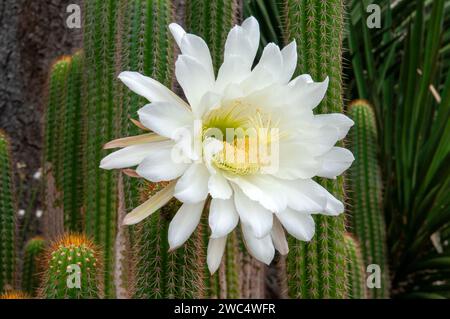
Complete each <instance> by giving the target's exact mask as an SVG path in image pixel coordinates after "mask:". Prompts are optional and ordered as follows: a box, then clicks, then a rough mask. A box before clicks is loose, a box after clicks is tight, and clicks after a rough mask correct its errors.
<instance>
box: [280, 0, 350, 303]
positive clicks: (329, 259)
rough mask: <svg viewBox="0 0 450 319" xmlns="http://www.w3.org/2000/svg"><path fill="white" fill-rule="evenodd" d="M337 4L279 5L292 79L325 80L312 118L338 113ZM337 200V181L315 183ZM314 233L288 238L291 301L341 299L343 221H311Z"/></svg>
mask: <svg viewBox="0 0 450 319" xmlns="http://www.w3.org/2000/svg"><path fill="white" fill-rule="evenodd" d="M343 15H344V4H343V1H342V0H327V1H321V0H287V1H286V2H285V6H284V17H285V26H284V31H285V36H284V38H285V39H286V41H292V40H294V39H295V40H296V41H297V53H298V59H299V64H298V67H297V72H296V74H297V75H298V74H303V73H308V74H310V75H311V76H312V78H313V79H314V80H315V81H322V80H324V79H325V77H326V76H329V78H330V84H329V87H328V91H327V94H326V96H325V98H324V100H323V101H322V103H321V104H320V105H319V106H318V108H317V111H318V113H332V112H339V113H341V112H342V109H343V102H342V64H341V57H342V36H343ZM321 184H322V185H323V186H324V187H326V188H327V189H328V190H329V191H330V192H331V193H332V194H333V195H335V196H336V197H337V198H338V199H340V200H343V199H344V189H343V179H342V177H338V178H337V180H321ZM314 219H315V222H316V234H315V236H314V239H313V240H312V241H311V242H309V243H304V242H298V241H297V240H295V239H293V238H290V240H289V241H290V243H289V246H290V253H289V255H288V258H287V272H288V283H289V287H288V288H289V289H288V290H289V296H290V297H291V298H345V297H346V266H345V242H344V233H345V221H344V216H339V217H328V216H321V215H318V216H315V218H314Z"/></svg>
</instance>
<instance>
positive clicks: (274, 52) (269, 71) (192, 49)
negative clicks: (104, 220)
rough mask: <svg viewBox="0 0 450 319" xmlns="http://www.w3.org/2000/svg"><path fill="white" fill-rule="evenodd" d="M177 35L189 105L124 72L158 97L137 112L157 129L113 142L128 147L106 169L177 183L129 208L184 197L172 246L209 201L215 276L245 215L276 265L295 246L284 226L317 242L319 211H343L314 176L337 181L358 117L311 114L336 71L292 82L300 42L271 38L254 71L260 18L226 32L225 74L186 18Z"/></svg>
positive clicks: (130, 219)
mask: <svg viewBox="0 0 450 319" xmlns="http://www.w3.org/2000/svg"><path fill="white" fill-rule="evenodd" d="M170 30H171V32H172V35H173V36H174V38H175V41H176V42H177V44H178V46H179V47H180V49H181V54H180V55H179V56H178V59H177V61H176V64H175V74H176V78H177V80H178V82H179V84H180V85H181V87H182V89H183V91H184V94H185V96H186V99H187V102H185V101H184V100H182V99H181V98H180V97H178V96H177V95H175V94H174V93H173V92H171V91H170V90H169V89H168V88H166V87H165V86H163V85H162V84H160V83H159V82H157V81H155V80H154V79H151V78H148V77H145V76H143V75H141V74H139V73H136V72H129V71H127V72H122V73H121V74H120V75H119V79H120V80H122V82H123V83H124V84H125V85H126V86H128V88H129V89H130V90H132V91H134V92H135V93H137V94H139V95H141V96H143V97H145V98H147V99H148V100H149V101H150V102H151V103H150V104H148V105H145V106H144V107H142V108H141V109H140V110H139V111H138V115H139V122H137V123H138V125H139V126H140V127H142V128H146V129H148V130H149V131H152V133H148V132H147V133H146V134H143V135H139V136H133V137H127V138H122V139H118V140H114V141H112V142H109V143H107V144H106V145H105V147H106V148H114V147H121V148H122V149H121V150H119V151H116V152H114V153H112V154H110V155H108V156H106V157H105V158H104V159H103V160H102V161H101V163H100V167H101V168H104V169H123V168H129V167H134V166H137V169H136V171H135V172H134V173H135V175H138V176H140V177H142V178H145V179H147V180H149V181H151V182H168V183H167V186H166V187H165V188H164V189H162V190H161V191H160V192H158V193H157V194H155V195H154V196H152V197H151V198H150V199H148V200H147V201H146V202H145V203H143V204H142V205H141V206H139V207H137V208H136V209H134V210H133V211H132V212H131V213H129V214H128V215H127V216H126V218H125V220H124V223H125V224H128V225H131V224H135V223H138V222H139V221H141V220H142V219H144V218H146V217H148V216H149V215H151V214H152V213H154V212H155V211H157V210H158V209H159V208H161V207H162V206H163V205H165V204H166V203H167V202H168V201H169V200H170V199H171V198H172V197H176V198H177V199H178V200H180V201H181V202H182V203H183V205H182V206H181V208H180V209H179V211H178V212H177V214H176V215H175V217H174V218H173V220H172V221H171V223H170V226H169V235H168V240H169V245H170V248H171V249H175V248H177V247H179V246H181V245H183V243H184V242H185V241H186V240H187V239H188V238H189V236H190V235H191V234H192V233H193V232H194V230H195V228H196V227H197V224H198V223H199V221H200V217H201V215H202V212H203V210H204V206H205V202H206V200H207V198H208V196H210V197H211V198H212V200H211V205H210V209H209V225H210V228H211V237H210V240H209V245H208V256H207V262H208V267H209V270H210V272H211V273H214V272H215V271H216V270H217V269H218V267H219V265H220V261H221V258H222V255H223V253H224V249H225V243H226V238H227V235H228V234H229V233H230V232H231V231H233V230H234V228H235V227H236V226H237V224H238V222H239V221H241V227H242V231H243V235H244V239H245V243H246V246H247V249H248V250H249V252H250V253H251V254H252V255H253V256H254V257H255V258H257V259H258V260H260V261H262V262H264V263H266V264H269V263H270V262H271V261H272V259H273V257H274V253H275V249H277V250H278V251H280V253H282V254H286V253H287V252H288V245H287V241H286V237H285V234H284V229H285V230H286V231H287V232H288V233H290V234H291V235H292V236H294V237H295V238H297V239H299V240H303V241H309V240H310V239H311V238H312V237H313V235H314V229H315V226H314V220H313V218H312V217H311V214H314V213H320V214H325V215H339V214H340V213H342V212H343V210H344V207H343V204H342V203H341V202H340V201H339V200H337V199H336V198H335V197H334V196H333V195H331V194H330V193H329V192H328V191H327V190H326V189H325V188H323V187H322V186H320V185H319V184H318V183H316V182H315V181H313V179H312V178H313V177H315V176H319V177H324V178H336V176H338V175H340V174H342V172H344V171H345V170H346V169H347V168H348V167H349V166H350V165H351V163H352V161H353V159H354V158H353V155H352V153H351V152H349V151H348V150H346V149H344V148H341V147H335V146H334V145H335V144H336V142H337V141H339V140H341V139H343V138H344V137H345V135H346V134H347V132H348V130H349V129H350V127H351V126H352V125H353V121H352V120H350V119H349V118H347V117H346V116H344V115H343V114H323V115H315V114H314V113H313V109H314V108H315V107H316V106H318V105H319V103H320V102H321V100H322V99H323V97H324V96H325V93H326V91H327V87H328V77H327V78H325V79H324V81H323V82H314V81H313V80H312V78H311V76H309V75H307V74H304V75H300V76H298V77H296V78H294V79H292V80H291V77H292V76H293V74H294V71H295V68H296V65H297V48H296V43H295V41H294V42H291V43H290V44H289V45H287V46H286V47H285V48H283V49H282V50H280V48H279V47H278V46H276V45H275V44H273V43H270V44H269V45H267V46H266V47H265V48H264V51H263V53H262V56H261V59H260V60H259V62H258V64H256V66H255V67H254V68H253V69H252V65H253V61H254V59H255V56H256V53H257V49H258V44H259V25H258V22H257V21H256V19H254V18H253V17H250V18H248V19H246V20H245V21H244V22H243V23H242V25H241V26H235V27H233V28H232V29H231V31H230V32H229V34H228V37H227V40H226V43H225V52H224V61H223V64H222V66H221V67H220V68H219V70H218V74H217V77H216V76H215V73H214V70H213V63H212V59H211V55H210V51H209V49H208V46H207V45H206V43H205V42H204V41H203V40H202V39H201V38H200V37H198V36H196V35H193V34H188V33H186V32H185V31H184V30H183V29H182V28H181V27H180V26H179V25H177V24H171V25H170ZM127 172H130V170H127Z"/></svg>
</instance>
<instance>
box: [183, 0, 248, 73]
mask: <svg viewBox="0 0 450 319" xmlns="http://www.w3.org/2000/svg"><path fill="white" fill-rule="evenodd" d="M239 3H240V1H239V0H228V1H226V0H188V1H187V2H186V27H187V30H188V31H189V32H191V33H194V34H196V35H198V36H200V37H202V38H203V39H204V40H205V41H206V43H207V44H208V47H209V49H210V51H211V57H212V60H213V65H214V69H215V70H216V72H217V71H218V70H219V67H220V65H221V63H222V60H223V48H224V45H225V40H226V38H227V35H228V32H229V31H230V29H231V28H232V27H233V26H234V25H235V24H237V22H238V19H239Z"/></svg>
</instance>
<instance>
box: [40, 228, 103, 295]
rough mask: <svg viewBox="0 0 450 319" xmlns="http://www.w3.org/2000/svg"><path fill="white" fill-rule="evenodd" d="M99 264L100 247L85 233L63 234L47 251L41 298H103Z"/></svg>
mask: <svg viewBox="0 0 450 319" xmlns="http://www.w3.org/2000/svg"><path fill="white" fill-rule="evenodd" d="M100 265H101V263H100V260H99V255H98V250H97V248H96V247H95V246H94V244H93V243H92V242H90V241H89V240H88V239H87V238H86V237H85V236H84V235H64V236H63V237H62V238H61V239H59V240H57V241H55V242H54V243H53V244H52V245H51V247H50V249H49V250H48V252H47V256H46V262H45V268H46V269H45V273H44V275H43V279H42V286H41V288H40V292H39V297H40V298H47V299H97V298H101V297H102V290H101V285H102V280H101V274H102V271H101V267H100ZM77 268H78V269H77ZM78 271H79V273H78ZM77 277H78V278H79V281H77Z"/></svg>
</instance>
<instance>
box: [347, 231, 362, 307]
mask: <svg viewBox="0 0 450 319" xmlns="http://www.w3.org/2000/svg"><path fill="white" fill-rule="evenodd" d="M345 252H346V256H347V283H348V297H349V298H351V299H366V298H367V290H366V281H365V276H364V274H365V269H364V263H363V260H362V255H361V250H360V248H359V245H358V243H357V242H356V240H355V239H354V238H353V237H352V236H351V235H349V234H346V235H345Z"/></svg>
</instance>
